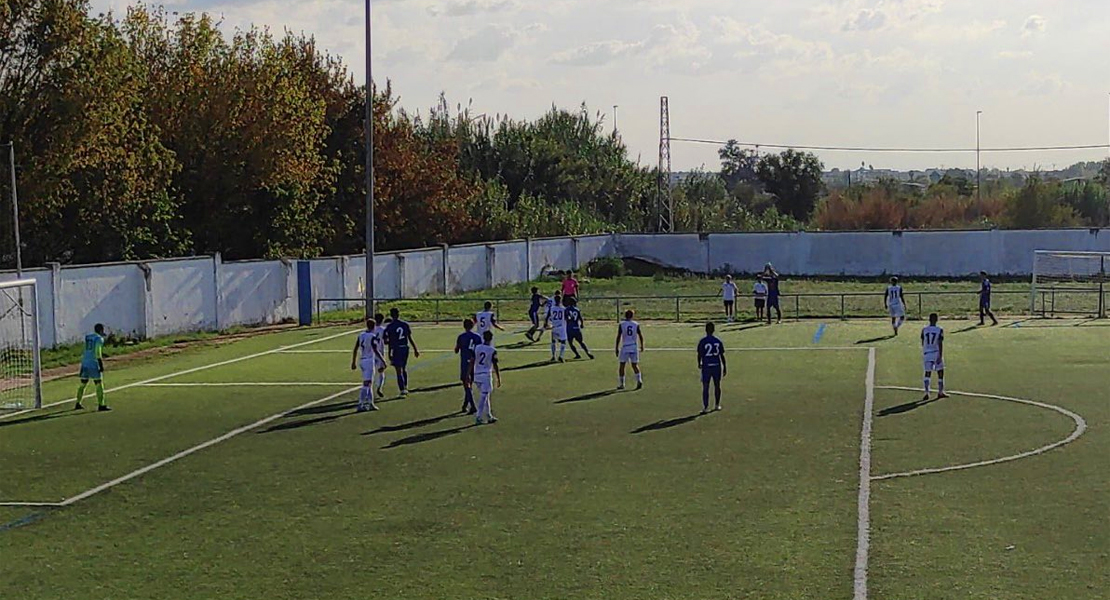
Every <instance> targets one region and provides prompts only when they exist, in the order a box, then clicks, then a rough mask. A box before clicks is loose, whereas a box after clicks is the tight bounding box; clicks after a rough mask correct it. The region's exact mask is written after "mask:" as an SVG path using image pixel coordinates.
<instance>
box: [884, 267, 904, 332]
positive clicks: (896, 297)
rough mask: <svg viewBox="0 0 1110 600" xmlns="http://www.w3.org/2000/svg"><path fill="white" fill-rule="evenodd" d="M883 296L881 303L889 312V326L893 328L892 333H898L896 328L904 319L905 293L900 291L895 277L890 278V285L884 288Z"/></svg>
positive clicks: (900, 288)
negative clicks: (884, 294)
mask: <svg viewBox="0 0 1110 600" xmlns="http://www.w3.org/2000/svg"><path fill="white" fill-rule="evenodd" d="M884 298H885V299H884V300H883V303H884V304H885V305H886V309H887V311H889V312H890V326H891V327H893V328H894V335H898V329H899V328H901V327H902V323H904V322H905V321H906V295H905V294H904V293H903V292H902V286H901V285H900V284H899V283H898V278H897V277H891V278H890V285H889V286H887V288H886V296H885V297H884Z"/></svg>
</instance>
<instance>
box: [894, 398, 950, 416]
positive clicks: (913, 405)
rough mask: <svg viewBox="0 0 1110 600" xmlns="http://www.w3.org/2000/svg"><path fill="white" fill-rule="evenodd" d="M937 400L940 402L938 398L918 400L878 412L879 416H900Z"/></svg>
mask: <svg viewBox="0 0 1110 600" xmlns="http://www.w3.org/2000/svg"><path fill="white" fill-rule="evenodd" d="M938 400H940V398H934V399H932V400H918V401H917V402H908V403H906V404H899V405H898V406H891V407H890V408H884V409H883V410H880V411H879V416H880V417H890V416H894V415H902V414H905V413H908V412H912V411H915V410H917V409H919V408H923V407H925V406H928V405H930V404H932V403H934V402H937V401H938Z"/></svg>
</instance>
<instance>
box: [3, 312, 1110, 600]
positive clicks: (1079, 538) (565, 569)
mask: <svg viewBox="0 0 1110 600" xmlns="http://www.w3.org/2000/svg"><path fill="white" fill-rule="evenodd" d="M1012 323H1013V322H1009V324H1011V326H1004V327H997V328H973V327H968V323H967V322H959V323H952V324H950V325H949V327H948V328H947V330H948V339H947V343H946V347H947V353H946V354H947V356H946V360H947V363H948V368H949V372H948V381H947V384H948V387H949V388H950V389H951V390H957V391H967V392H979V393H985V394H995V395H1000V396H1008V397H1016V398H1021V399H1028V400H1033V401H1037V402H1041V403H1046V404H1051V405H1053V406H1056V407H1059V408H1061V409H1065V410H1067V411H1071V412H1072V413H1074V414H1076V415H1078V416H1080V417H1081V418H1082V419H1083V420H1084V421H1085V423H1086V425H1087V430H1086V432H1085V433H1084V434H1083V435H1082V436H1080V437H1079V438H1078V439H1076V440H1074V441H1073V442H1072V443H1069V444H1067V445H1065V446H1062V447H1058V448H1055V449H1052V450H1050V451H1047V452H1045V453H1043V454H1038V455H1034V456H1030V457H1027V458H1023V459H1019V460H1013V461H1010V462H1003V463H1000V464H994V465H990V466H983V467H979V468H972V469H966V470H960V471H953V472H943V473H938V474H931V475H923V476H918V477H909V478H896V479H890V480H875V481H871V482H870V500H869V503H868V509H869V513H870V520H869V528H870V529H869V530H870V537H869V540H870V546H869V556H868V561H867V564H866V567H867V583H868V597H869V598H874V599H880V600H886V599H891V600H894V599H897V600H912V599H921V600H925V599H930V600H932V599H938V598H973V599H988V598H990V599H995V598H1007V599H1030V600H1043V599H1049V598H1051V599H1054V600H1080V599H1084V600H1085V599H1096V598H1105V597H1106V590H1107V589H1110V559H1108V557H1110V478H1108V477H1107V457H1108V456H1110V434H1108V433H1107V425H1108V424H1110V403H1108V402H1107V399H1106V383H1107V380H1108V367H1110V360H1108V359H1107V358H1106V356H1107V352H1106V349H1107V345H1108V344H1110V337H1108V335H1107V334H1108V333H1110V329H1108V328H1106V327H1103V326H1101V323H1098V322H1096V323H1085V324H1084V325H1083V326H1071V325H1072V323H1071V322H1068V321H1041V322H1037V321H1032V322H1022V323H1020V326H1016V327H1015V326H1012ZM826 324H827V327H826V328H825V329H824V331H823V335H821V336H817V335H816V329H817V328H818V326H819V325H820V323H819V322H803V323H788V324H784V325H776V326H769V327H768V326H758V327H756V326H751V325H747V324H745V325H730V326H722V329H723V333H722V335H721V337H722V339H723V340H724V341H725V343H726V344H727V345H728V347H729V350H730V351H729V354H728V357H729V366H730V371H729V376H728V378H727V379H726V380H725V397H724V409H725V410H724V411H722V412H720V413H714V414H710V415H707V416H704V417H698V416H697V413H698V412H699V411H700V409H701V399H700V383H699V380H698V373H697V372H696V369H695V356H694V352H693V346H694V344H695V342H696V341H697V339H698V338H699V337H700V335H701V328H700V327H699V326H698V325H696V324H681V325H674V324H647V325H646V326H645V335H646V338H647V346H648V350H647V352H645V353H644V354H643V357H642V358H643V367H644V372H645V388H644V389H643V390H641V391H632V390H630V391H625V392H619V393H617V392H615V391H614V389H613V388H614V387H615V384H616V364H615V358H614V356H613V349H612V347H613V336H614V333H615V331H614V326H613V324H612V323H596V324H592V325H591V326H590V327H589V328H588V329H587V330H586V337H587V341H588V342H589V343H590V344H591V347H592V348H593V350H594V352H595V354H597V356H598V359H597V360H595V361H588V360H583V361H571V362H569V363H567V364H549V363H548V362H547V358H548V355H547V353H546V352H547V346H546V344H538V345H534V346H525V345H522V344H521V341H522V340H523V337H522V336H520V335H519V334H518V335H515V336H510V335H503V336H502V337H501V338H500V339H499V346H500V347H501V349H502V351H501V361H502V366H503V368H504V369H505V373H504V387H503V388H501V389H500V390H498V391H497V392H496V393H495V394H494V398H493V408H494V412H495V414H496V415H497V416H498V417H499V418H500V422H499V423H498V424H496V425H492V426H487V427H473V426H472V421H471V420H470V419H469V418H466V417H462V416H460V415H458V414H457V412H456V411H457V410H458V408H459V405H460V403H461V390H460V389H459V388H458V387H457V386H455V385H454V384H455V381H456V378H457V375H458V366H457V359H456V358H455V357H454V355H453V354H450V353H449V352H448V351H449V349H450V348H451V347H452V345H453V340H454V337H455V335H456V334H457V330H456V328H455V327H448V326H427V327H418V328H416V329H415V335H416V337H417V341H418V343H419V344H420V347H421V348H422V349H423V350H424V351H425V352H424V353H423V354H422V356H421V357H420V358H419V359H416V360H414V361H413V362H412V364H413V367H414V370H413V371H412V374H411V379H412V384H411V385H412V387H413V388H415V389H417V390H418V391H417V392H416V393H415V394H413V395H412V396H411V397H410V398H409V399H407V400H397V399H393V398H389V399H388V400H387V401H386V402H384V403H382V405H381V406H382V410H381V411H380V412H377V413H370V414H355V413H354V400H355V394H354V393H352V392H349V391H348V392H347V393H343V392H344V391H346V390H349V389H350V388H352V387H353V386H356V385H357V376H356V375H355V374H354V373H352V372H351V371H350V370H349V368H348V367H349V363H350V356H349V352H350V349H351V346H352V344H353V340H354V338H353V334H352V333H350V332H352V331H353V330H352V329H351V328H350V327H343V328H319V329H310V330H299V331H286V332H282V333H276V334H272V335H265V336H260V337H254V338H248V339H243V340H239V341H235V342H233V343H228V344H224V345H219V346H216V347H212V346H208V347H203V348H197V349H194V350H187V351H184V352H181V353H178V354H175V355H173V356H168V357H162V358H157V359H151V360H147V361H145V362H136V363H133V364H131V365H128V366H126V367H123V368H121V369H119V370H117V371H113V372H111V373H109V374H108V380H107V384H108V387H109V389H111V388H115V387H120V386H131V387H125V388H124V389H120V390H118V391H115V392H111V393H109V399H110V401H111V404H112V405H113V407H114V408H115V409H116V410H115V411H113V412H111V413H104V414H98V413H95V412H93V411H84V412H73V411H72V410H69V409H70V405H68V404H67V405H62V406H58V407H54V408H49V409H46V410H43V411H40V412H37V413H30V414H25V415H18V416H14V417H12V416H10V415H9V417H8V418H4V419H0V464H3V465H4V472H3V476H2V477H0V502H42V503H61V502H64V501H66V500H67V499H72V498H79V499H78V500H75V501H73V502H70V503H68V504H67V505H66V506H64V507H60V508H58V507H55V508H50V507H45V508H38V507H13V506H3V507H0V557H3V566H2V570H0V572H2V573H3V576H2V577H0V597H2V598H20V599H27V600H30V599H38V598H43V599H46V598H51V599H53V598H95V599H101V598H113V599H114V598H177V599H194V598H195V599H202V598H204V599H207V598H290V599H292V598H297V599H300V598H352V599H354V598H360V599H361V598H389V599H406V598H412V599H426V598H452V599H455V598H458V599H470V598H474V599H479V598H481V599H486V598H506V599H508V598H520V599H541V598H599V599H600V598H613V599H624V598H627V599H633V598H634V599H644V598H675V599H679V598H681V599H685V598H689V599H716V598H769V599H801V598H813V599H828V598H852V597H853V591H854V577H853V574H854V569H855V568H856V565H857V542H858V533H859V527H858V525H859V523H858V514H859V490H860V454H861V452H860V445H861V427H862V425H863V421H864V411H863V407H864V402H865V399H866V395H867V378H866V374H867V370H868V352H869V351H868V348H871V347H874V348H875V349H876V350H875V358H876V363H875V367H876V369H875V380H874V383H875V385H876V386H877V389H876V390H875V392H874V411H873V413H872V419H873V420H872V426H873V435H872V443H871V445H870V452H871V462H872V465H871V474H872V475H873V476H882V475H884V474H892V473H900V472H906V471H914V470H918V469H927V468H945V467H951V466H956V465H961V464H966V463H973V462H977V461H983V460H989V459H996V458H1002V457H1007V456H1011V455H1016V454H1021V453H1023V452H1026V451H1030V450H1035V449H1037V448H1041V447H1044V446H1047V445H1050V444H1053V443H1054V442H1057V441H1059V440H1062V439H1065V438H1067V437H1068V436H1069V435H1070V434H1072V433H1073V431H1074V430H1075V428H1076V423H1075V422H1074V421H1073V420H1072V419H1071V418H1069V417H1068V416H1066V415H1065V414H1062V413H1060V412H1056V411H1054V410H1051V409H1046V408H1041V407H1036V406H1029V405H1023V404H1016V403H1013V402H1007V401H1003V400H998V399H989V398H977V397H965V396H955V397H953V398H951V399H948V400H944V401H939V402H934V403H931V404H927V405H918V404H916V403H915V401H917V400H919V399H920V392H909V391H898V390H891V389H886V388H887V387H888V386H919V385H920V384H921V371H920V369H921V356H920V351H919V350H918V347H917V339H916V334H917V331H918V330H919V329H920V326H921V325H920V323H910V324H908V325H907V327H906V329H905V330H904V333H903V335H902V336H900V337H898V338H895V339H880V338H885V337H886V334H887V332H888V329H889V327H888V326H887V325H886V324H885V323H883V322H881V321H860V322H850V323H844V322H840V321H829V322H827V323H826ZM942 325H943V323H942ZM510 329H511V330H513V329H517V327H515V326H514V327H511V328H510ZM861 342H862V343H861ZM294 344H305V345H301V346H297V347H296V348H293V349H292V351H281V352H278V351H276V350H278V349H279V348H282V347H288V346H291V345H294ZM568 356H569V353H568ZM243 357H250V358H246V359H242V358H243ZM240 359H242V360H240ZM210 365H217V366H210ZM183 371H184V372H185V373H184V374H180V375H175V376H170V377H166V376H167V375H172V374H175V373H181V372H183ZM163 377H164V378H163ZM154 378H161V379H158V380H157V381H153V382H150V383H147V384H142V382H146V381H149V380H151V379H154ZM283 382H287V383H300V384H325V385H298V386H293V385H280V384H281V383H283ZM135 384H142V385H135ZM243 384H251V385H243ZM74 385H75V382H74V381H73V380H72V379H63V380H57V381H53V382H50V383H48V384H47V385H46V390H45V391H46V395H47V399H48V401H59V400H63V399H66V398H69V397H70V396H71V395H72V393H73V388H74ZM387 390H389V391H390V392H391V393H392V392H394V391H395V390H396V386H395V381H394V379H393V377H392V375H391V377H390V381H389V383H387ZM336 394H340V395H339V396H336V397H335V398H333V399H331V400H326V401H323V399H324V398H327V397H329V396H333V395H336ZM313 402H315V404H313V405H312V406H308V407H305V408H302V409H301V410H297V411H294V412H292V413H290V414H288V415H285V416H280V417H277V415H280V414H281V413H283V412H285V411H290V410H292V409H294V408H296V407H298V406H302V405H306V404H309V403H313ZM91 403H95V400H92V402H91ZM87 404H89V402H88V401H87ZM268 417H275V418H272V419H271V420H269V421H266V422H264V423H261V424H259V422H260V421H262V420H264V419H266V418H268ZM253 424H258V426H257V427H254V428H251V429H246V430H242V432H241V433H239V434H237V435H234V436H231V437H224V438H221V437H220V436H224V435H225V434H228V433H229V432H233V431H235V430H237V428H242V427H244V426H248V425H253ZM206 442H214V443H212V444H211V445H210V446H207V447H203V448H200V449H198V450H197V451H195V452H193V453H190V454H187V455H185V456H181V457H180V458H179V459H177V460H174V461H172V462H168V463H165V464H162V465H157V463H158V461H161V460H163V459H166V458H168V457H173V456H175V455H178V454H179V453H182V452H183V451H187V450H189V449H191V448H195V447H197V446H198V445H199V444H204V443H206ZM151 465H157V466H156V468H152V469H150V470H149V471H147V472H144V473H142V474H140V475H137V476H134V477H131V478H129V479H126V480H125V481H122V482H120V483H118V484H117V485H113V486H111V487H108V488H106V489H104V490H103V491H101V492H99V493H95V494H92V495H88V496H87V497H81V494H83V493H85V492H87V491H90V490H95V489H96V488H98V486H102V485H103V484H105V483H108V482H111V481H113V480H115V479H117V478H121V477H124V476H127V475H129V474H132V473H134V472H135V471H137V470H140V469H143V468H145V467H148V466H151Z"/></svg>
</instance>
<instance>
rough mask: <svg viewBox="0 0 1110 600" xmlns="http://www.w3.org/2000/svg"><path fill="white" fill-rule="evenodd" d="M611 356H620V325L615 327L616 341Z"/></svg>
mask: <svg viewBox="0 0 1110 600" xmlns="http://www.w3.org/2000/svg"><path fill="white" fill-rule="evenodd" d="M613 354H616V355H617V356H620V355H621V326H620V325H617V341H616V342H615V343H614V346H613Z"/></svg>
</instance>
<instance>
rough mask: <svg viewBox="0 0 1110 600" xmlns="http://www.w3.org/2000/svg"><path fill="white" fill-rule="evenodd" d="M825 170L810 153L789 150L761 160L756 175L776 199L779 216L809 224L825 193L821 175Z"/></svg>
mask: <svg viewBox="0 0 1110 600" xmlns="http://www.w3.org/2000/svg"><path fill="white" fill-rule="evenodd" d="M823 169H824V166H823V165H822V164H821V161H820V160H819V159H818V158H817V156H816V155H814V154H812V153H809V152H797V151H795V150H786V151H784V152H782V153H781V154H769V155H767V156H764V157H763V158H761V159H760V160H759V163H758V164H757V165H756V173H757V175H758V176H759V180H760V182H761V183H762V184H763V187H764V189H766V190H767V192H768V193H769V194H771V195H772V196H774V197H775V206H776V207H777V208H778V210H779V212H781V213H782V214H785V215H789V216H790V217H792V218H794V219H796V220H798V221H807V220H809V217H810V215H812V214H813V210H814V208H815V207H816V206H817V200H818V198H820V196H821V193H822V192H823V191H824V184H822V182H821V172H822V170H823Z"/></svg>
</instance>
